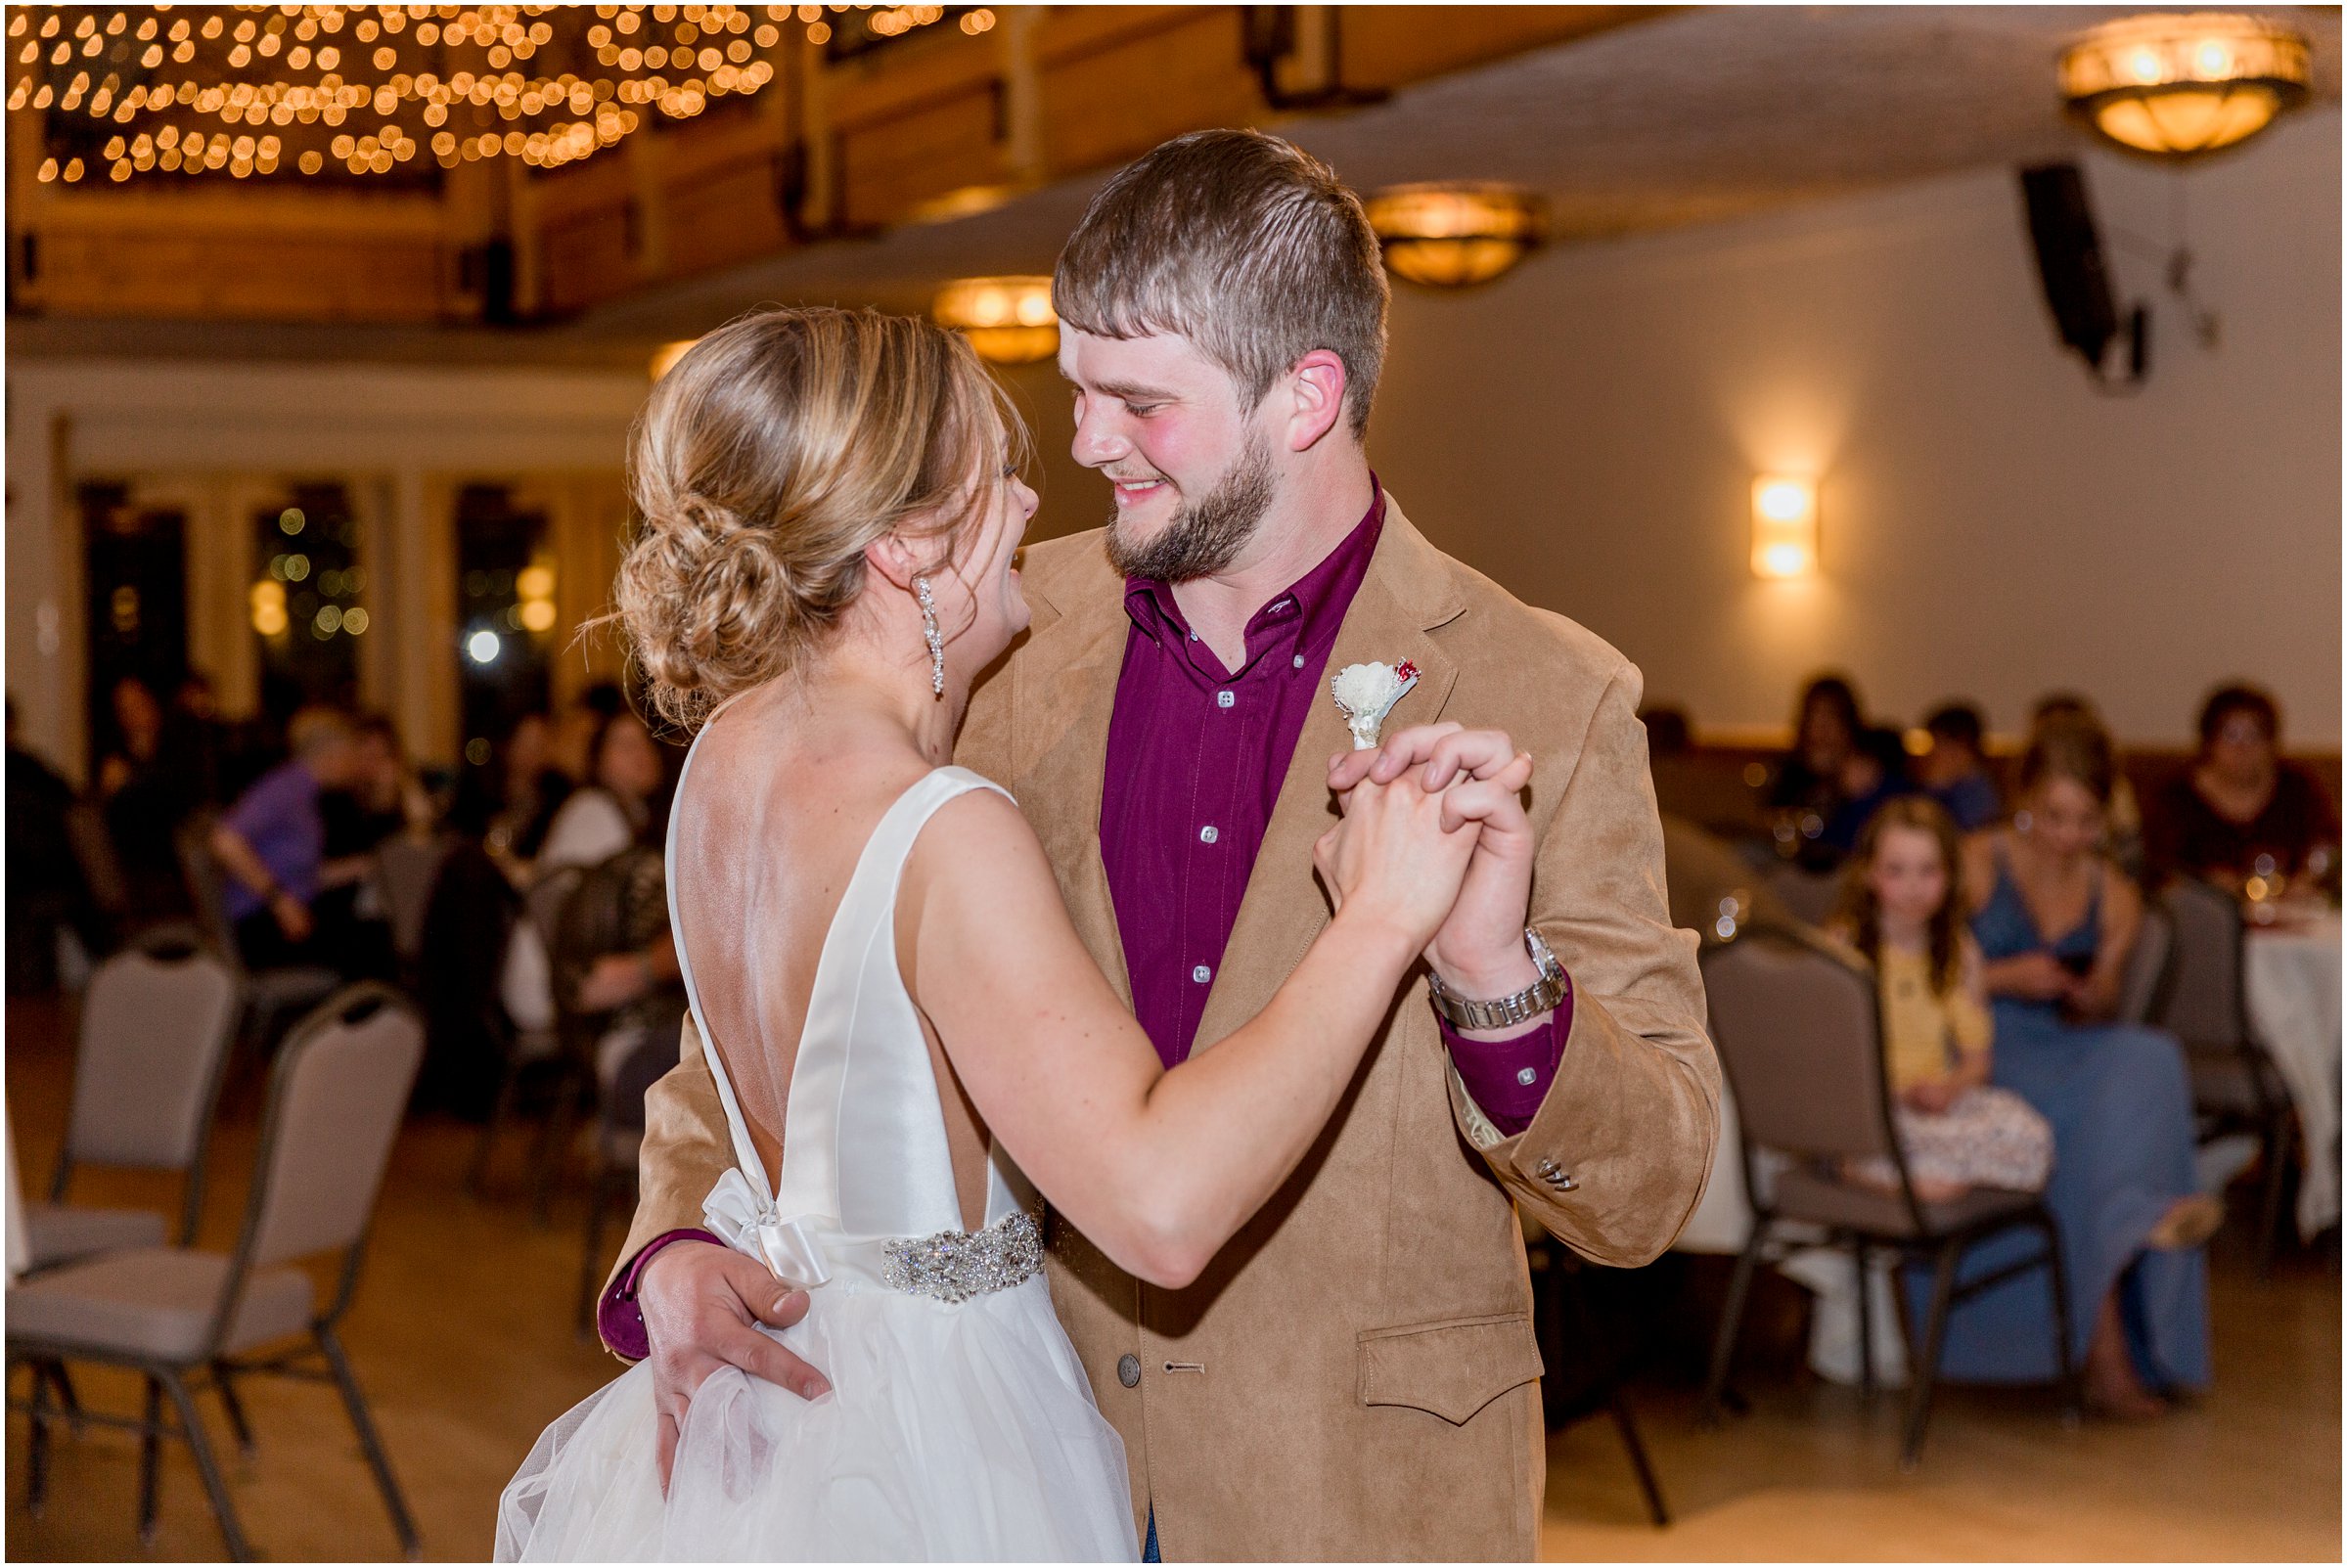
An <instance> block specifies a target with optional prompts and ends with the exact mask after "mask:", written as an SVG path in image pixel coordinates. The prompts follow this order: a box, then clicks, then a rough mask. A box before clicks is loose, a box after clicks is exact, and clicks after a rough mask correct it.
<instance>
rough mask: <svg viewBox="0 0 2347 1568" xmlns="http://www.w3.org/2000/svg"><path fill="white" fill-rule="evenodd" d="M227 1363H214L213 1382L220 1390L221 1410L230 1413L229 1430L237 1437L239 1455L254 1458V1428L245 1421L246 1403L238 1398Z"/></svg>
mask: <svg viewBox="0 0 2347 1568" xmlns="http://www.w3.org/2000/svg"><path fill="white" fill-rule="evenodd" d="M230 1376H231V1373H230V1369H229V1366H228V1364H227V1363H226V1362H214V1363H212V1381H213V1383H214V1384H216V1385H217V1386H218V1388H219V1390H220V1408H221V1409H222V1410H224V1411H227V1412H228V1429H229V1430H230V1431H232V1432H234V1433H235V1434H236V1435H237V1454H238V1455H239V1456H241V1457H243V1458H248V1459H249V1458H251V1457H252V1449H253V1445H252V1428H251V1426H249V1425H248V1424H247V1422H246V1420H245V1402H244V1401H243V1400H240V1399H238V1398H237V1387H236V1384H235V1383H233V1382H231V1381H230Z"/></svg>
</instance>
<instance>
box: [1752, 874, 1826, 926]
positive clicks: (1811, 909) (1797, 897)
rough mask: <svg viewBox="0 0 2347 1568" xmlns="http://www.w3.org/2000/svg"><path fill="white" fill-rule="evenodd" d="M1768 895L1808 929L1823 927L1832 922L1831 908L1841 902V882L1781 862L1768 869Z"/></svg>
mask: <svg viewBox="0 0 2347 1568" xmlns="http://www.w3.org/2000/svg"><path fill="white" fill-rule="evenodd" d="M1768 887H1769V891H1770V892H1772V893H1774V894H1775V895H1776V896H1777V898H1778V900H1779V902H1781V903H1783V906H1784V907H1785V908H1786V909H1788V910H1790V911H1792V913H1793V915H1794V916H1795V917H1796V918H1799V919H1801V920H1803V921H1805V922H1807V923H1808V924H1811V925H1823V924H1825V923H1826V922H1827V921H1828V920H1829V919H1831V918H1833V907H1834V905H1835V904H1837V903H1839V902H1840V901H1841V887H1842V884H1841V878H1840V877H1839V876H1837V875H1835V874H1833V873H1831V872H1813V871H1810V870H1809V869H1807V868H1806V867H1803V866H1798V865H1795V864H1794V863H1793V862H1791V861H1780V862H1779V863H1778V864H1777V865H1776V866H1774V867H1772V868H1770V871H1769V874H1768Z"/></svg>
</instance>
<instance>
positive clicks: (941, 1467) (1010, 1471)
mask: <svg viewBox="0 0 2347 1568" xmlns="http://www.w3.org/2000/svg"><path fill="white" fill-rule="evenodd" d="M691 773H692V759H691V757H690V755H688V757H687V759H686V765H685V774H684V777H682V778H680V779H679V781H678V784H677V798H678V810H677V812H676V813H672V825H671V829H670V835H669V847H670V856H669V859H670V864H671V865H672V866H673V865H674V864H675V842H676V839H675V829H674V826H673V817H674V816H675V815H678V814H681V812H682V811H683V810H684V809H685V788H686V782H687V780H689V779H690V777H691ZM992 788H997V786H996V785H994V784H989V783H988V782H987V781H985V780H983V779H981V778H979V777H978V776H977V775H975V774H973V773H970V772H969V771H968V770H966V769H961V768H939V769H937V770H936V771H934V772H932V773H930V774H929V775H928V776H927V777H926V778H925V779H923V780H922V781H921V782H920V783H918V784H915V785H914V786H913V787H912V788H910V789H908V790H907V791H906V792H905V793H904V795H903V796H902V797H900V798H899V799H898V800H897V802H896V803H895V804H894V805H893V806H891V807H890V808H889V809H888V811H887V813H886V815H884V816H883V817H882V818H881V819H880V826H879V827H878V828H876V829H874V830H873V834H872V838H871V840H870V841H869V842H868V843H867V844H866V845H865V847H864V851H863V854H862V856H861V858H860V859H859V860H858V861H857V863H856V869H855V873H854V874H853V876H852V877H851V879H850V880H849V882H848V886H847V890H846V892H845V893H844V894H843V895H842V896H841V898H840V900H839V908H838V912H837V913H836V914H835V916H834V917H833V918H832V924H831V930H830V932H829V934H828V935H827V936H826V937H825V939H824V945H823V952H822V955H821V958H820V960H819V962H818V964H817V968H816V974H815V985H814V990H813V993H812V995H811V996H810V998H809V1000H808V1006H807V1017H806V1025H805V1029H804V1032H803V1034H802V1037H801V1040H800V1044H799V1049H798V1054H797V1057H796V1060H795V1061H794V1063H793V1065H792V1068H791V1074H790V1096H789V1102H788V1105H787V1108H786V1111H785V1116H786V1126H785V1136H784V1139H783V1169H782V1175H781V1177H780V1179H779V1181H778V1182H777V1184H776V1191H775V1192H774V1193H773V1194H772V1196H771V1197H769V1196H768V1195H767V1194H766V1193H765V1192H764V1191H763V1190H762V1187H763V1179H762V1172H763V1166H762V1164H761V1162H760V1160H759V1158H758V1155H757V1152H756V1150H755V1149H754V1148H753V1147H752V1145H751V1143H750V1140H749V1135H748V1132H747V1130H746V1128H745V1125H744V1122H743V1117H742V1110H741V1106H740V1104H739V1103H738V1102H737V1100H736V1098H735V1096H734V1090H733V1086H732V1085H731V1083H730V1082H729V1081H728V1079H727V1076H726V1071H725V1065H724V1062H723V1060H722V1059H721V1053H719V1052H718V1051H717V1049H716V1048H715V1042H714V1041H713V1039H712V1038H711V1036H710V1035H709V1034H708V1032H707V1031H708V1025H707V1021H706V1019H705V1017H704V1016H703V1015H702V1012H701V1008H700V999H699V997H698V995H697V994H695V993H694V991H693V977H692V964H691V963H690V961H689V959H688V957H687V954H686V951H685V949H686V944H685V942H684V940H683V937H682V927H681V926H677V925H675V915H676V894H675V879H674V877H673V876H672V877H671V879H670V893H669V915H670V920H671V924H672V927H673V928H674V929H676V930H677V931H678V932H679V937H678V942H677V958H678V960H679V963H681V964H682V966H683V968H684V971H685V986H686V993H687V995H688V997H689V998H691V1000H692V1003H693V1015H694V1021H695V1023H696V1025H697V1026H698V1027H699V1028H700V1030H701V1039H702V1040H703V1041H704V1042H707V1043H708V1045H709V1049H708V1052H707V1057H708V1063H709V1070H710V1072H711V1073H712V1075H713V1076H714V1077H715V1078H716V1081H717V1090H718V1094H719V1097H720V1098H722V1099H723V1101H724V1104H725V1114H726V1121H727V1124H728V1126H729V1127H730V1129H731V1131H732V1134H733V1141H734V1150H735V1158H736V1161H737V1164H736V1167H735V1168H733V1169H730V1170H728V1171H727V1172H726V1173H725V1177H724V1179H723V1180H722V1181H720V1182H719V1183H718V1185H717V1187H716V1188H715V1189H714V1190H713V1191H712V1192H711V1193H710V1194H709V1199H708V1206H707V1210H706V1223H707V1224H708V1226H709V1229H710V1230H711V1231H712V1232H715V1233H717V1234H719V1235H722V1236H724V1237H725V1238H726V1239H727V1240H728V1241H729V1242H730V1243H731V1244H732V1245H733V1246H735V1247H737V1248H739V1249H741V1250H742V1251H744V1252H746V1253H748V1254H749V1255H750V1256H752V1257H756V1258H759V1259H761V1261H763V1262H765V1263H766V1264H767V1265H768V1267H769V1268H771V1269H772V1270H773V1271H774V1272H775V1273H776V1275H777V1276H778V1277H781V1278H783V1279H785V1280H786V1281H788V1282H790V1283H791V1284H794V1285H799V1286H802V1287H806V1288H807V1289H809V1290H810V1292H811V1295H812V1305H811V1307H810V1308H809V1310H808V1312H807V1316H806V1318H805V1319H804V1320H803V1321H802V1322H799V1323H798V1324H797V1325H795V1326H794V1327H791V1328H789V1329H783V1330H779V1331H777V1330H761V1331H762V1332H767V1333H769V1334H771V1335H772V1337H774V1338H776V1339H778V1340H779V1341H781V1343H783V1344H784V1345H786V1346H788V1347H789V1348H790V1350H791V1351H793V1352H795V1353H796V1354H797V1355H799V1356H801V1357H803V1358H805V1359H806V1361H807V1362H808V1363H810V1364H811V1365H813V1366H816V1367H817V1368H819V1369H820V1370H821V1371H822V1372H823V1373H824V1374H825V1376H827V1377H828V1378H829V1379H830V1380H831V1383H832V1392H831V1393H830V1394H828V1395H826V1396H825V1397H823V1398H821V1399H819V1400H815V1401H813V1402H811V1403H810V1402H808V1401H804V1400H801V1399H799V1398H798V1397H797V1396H795V1395H793V1394H790V1393H788V1392H786V1391H784V1390H782V1389H780V1388H777V1387H775V1386H774V1385H772V1384H770V1383H766V1382H762V1381H760V1380H758V1379H755V1378H752V1377H749V1376H747V1375H746V1374H745V1373H743V1372H741V1371H739V1370H737V1369H735V1368H733V1367H726V1368H724V1369H722V1370H720V1371H719V1372H717V1373H715V1374H714V1375H712V1376H711V1377H710V1378H709V1379H708V1380H707V1381H706V1382H705V1383H703V1384H702V1385H701V1388H700V1392H699V1393H698V1394H697V1395H696V1396H695V1397H694V1399H693V1403H692V1407H691V1410H690V1411H689V1412H688V1414H687V1416H686V1420H685V1426H684V1430H683V1433H682V1435H681V1437H680V1439H679V1442H678V1446H677V1452H676V1464H675V1471H674V1476H673V1479H672V1481H671V1482H670V1485H669V1489H668V1494H667V1496H666V1498H665V1499H663V1498H662V1497H661V1494H660V1484H659V1474H658V1462H657V1457H656V1454H657V1435H656V1431H657V1429H656V1417H655V1415H654V1409H653V1398H652V1368H651V1366H649V1365H639V1366H635V1367H632V1368H630V1369H629V1370H628V1371H627V1372H625V1373H623V1374H622V1375H621V1376H620V1377H619V1378H618V1379H617V1380H615V1381H613V1382H611V1383H609V1384H607V1385H606V1386H605V1387H604V1388H602V1389H601V1390H599V1391H598V1392H596V1393H595V1394H593V1395H591V1396H589V1397H588V1398H587V1399H586V1400H585V1401H584V1402H583V1403H581V1404H580V1405H579V1406H577V1407H576V1408H575V1409H573V1410H572V1411H569V1412H568V1413H567V1414H565V1415H564V1416H563V1417H562V1418H561V1419H560V1420H558V1421H556V1422H555V1423H554V1425H552V1426H551V1427H549V1428H547V1430H546V1433H545V1435H544V1436H542V1437H541V1438H539V1440H538V1443H537V1446H536V1447H535V1448H533V1449H532V1450H531V1451H530V1456H529V1458H528V1459H527V1460H526V1461H525V1462H524V1463H523V1464H522V1466H521V1469H520V1471H519V1474H517V1475H516V1476H515V1477H514V1480H513V1482H512V1484H511V1485H509V1486H508V1487H507V1488H506V1491H505V1495H504V1497H503V1498H502V1499H501V1500H500V1501H499V1503H498V1516H497V1557H498V1560H499V1561H501V1562H534V1561H578V1560H630V1561H642V1560H654V1559H668V1560H676V1559H685V1560H757V1561H767V1562H779V1561H826V1560H864V1561H907V1560H921V1559H929V1560H936V1559H950V1560H963V1561H970V1560H1005V1559H1021V1560H1032V1559H1056V1560H1077V1561H1110V1560H1121V1561H1125V1562H1132V1561H1136V1560H1138V1559H1139V1557H1140V1548H1139V1546H1138V1545H1137V1543H1136V1541H1135V1539H1134V1532H1133V1514H1132V1506H1131V1501H1130V1497H1129V1494H1128V1492H1127V1490H1126V1478H1125V1460H1124V1446H1123V1444H1122V1443H1121V1442H1120V1441H1119V1440H1118V1438H1117V1435H1116V1432H1115V1429H1114V1428H1113V1427H1111V1426H1109V1425H1108V1423H1107V1421H1106V1419H1105V1418H1103V1416H1102V1415H1101V1413H1100V1411H1099V1409H1098V1408H1097V1407H1096V1406H1095V1405H1094V1404H1093V1399H1092V1390H1091V1387H1090V1385H1089V1384H1088V1383H1086V1381H1085V1379H1084V1371H1083V1367H1082V1366H1080V1365H1079V1364H1078V1363H1077V1361H1076V1357H1075V1352H1074V1350H1073V1349H1072V1348H1071V1347H1070V1346H1069V1345H1068V1342H1067V1336H1066V1334H1065V1333H1064V1332H1063V1331H1062V1330H1061V1327H1060V1323H1059V1321H1058V1319H1056V1318H1055V1317H1054V1316H1053V1314H1052V1301H1051V1293H1050V1289H1049V1286H1048V1285H1047V1283H1046V1281H1045V1279H1044V1277H1043V1268H1042V1246H1041V1236H1040V1232H1039V1228H1038V1226H1037V1223H1036V1219H1035V1216H1034V1214H1033V1213H1032V1212H1030V1210H1029V1208H1028V1207H1027V1206H1025V1205H1022V1203H1021V1201H1020V1199H1019V1197H1018V1196H1017V1195H1016V1194H1017V1192H1018V1191H1019V1190H1020V1188H1022V1187H1023V1186H1024V1184H1023V1182H1022V1181H1021V1180H1020V1179H1019V1178H1018V1177H1017V1175H1016V1172H1015V1171H1013V1170H1012V1169H1011V1168H1010V1167H1009V1165H1008V1163H1007V1161H1006V1159H1005V1157H1004V1156H1003V1155H1002V1153H1001V1152H1000V1151H999V1150H997V1151H996V1153H995V1156H994V1159H993V1161H992V1162H991V1166H990V1171H989V1183H988V1185H989V1193H988V1199H987V1207H986V1226H985V1228H984V1229H983V1230H980V1231H976V1232H970V1231H966V1230H965V1229H964V1228H963V1224H962V1215H961V1206H960V1202H959V1200H958V1198H957V1196H956V1193H955V1188H954V1175H953V1163H952V1159H951V1156H950V1154H949V1152H948V1148H947V1143H946V1133H945V1118H944V1112H943V1110H942V1109H941V1107H940V1104H939V1100H938V1093H937V1082H936V1077H935V1074H934V1071H933V1069H932V1068H931V1066H930V1058H929V1052H928V1046H927V1043H926V1041H925V1038H924V1036H923V1034H922V1029H921V1023H920V1019H919V1017H918V1016H917V1014H916V1013H915V1011H914V1008H913V1002H912V999H911V998H910V997H909V996H908V995H907V994H906V992H905V987H904V982H903V980H902V978H901V977H900V976H899V975H898V972H897V965H896V942H895V934H894V933H895V920H894V918H893V917H894V911H895V905H896V891H897V883H898V879H899V877H900V875H901V874H902V872H903V869H904V864H905V858H906V856H907V855H908V854H909V853H910V852H911V850H912V847H913V842H914V840H915V838H916V837H918V836H919V834H920V832H921V829H922V827H923V825H924V824H925V823H926V822H927V821H928V819H929V817H930V815H931V814H932V813H934V812H935V811H936V810H937V809H938V808H939V807H940V806H942V805H944V804H945V803H946V802H947V801H949V800H951V799H953V798H954V797H956V796H957V795H961V794H963V793H966V792H967V791H970V790H972V789H992Z"/></svg>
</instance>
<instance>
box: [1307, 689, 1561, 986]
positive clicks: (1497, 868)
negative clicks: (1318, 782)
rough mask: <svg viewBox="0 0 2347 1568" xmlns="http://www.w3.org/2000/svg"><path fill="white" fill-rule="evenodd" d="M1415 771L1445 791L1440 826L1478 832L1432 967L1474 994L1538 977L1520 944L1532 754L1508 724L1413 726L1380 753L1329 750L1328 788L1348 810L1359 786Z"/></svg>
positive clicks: (1421, 781)
mask: <svg viewBox="0 0 2347 1568" xmlns="http://www.w3.org/2000/svg"><path fill="white" fill-rule="evenodd" d="M1414 770H1415V772H1416V777H1415V781H1414V782H1415V783H1416V784H1417V785H1418V787H1420V788H1422V789H1424V790H1426V791H1427V792H1428V793H1433V792H1435V791H1441V792H1442V793H1443V813H1442V819H1443V827H1444V828H1446V829H1455V828H1458V827H1461V826H1463V825H1465V824H1467V823H1470V822H1471V823H1474V824H1476V825H1478V827H1479V828H1480V829H1481V831H1480V833H1479V835H1478V836H1477V838H1476V840H1475V848H1474V852H1473V854H1472V856H1471V857H1470V858H1469V860H1468V862H1467V876H1466V879H1465V880H1464V881H1463V882H1462V883H1461V884H1460V888H1459V898H1458V901H1457V902H1456V903H1454V904H1453V905H1452V906H1451V913H1450V915H1449V917H1448V918H1446V919H1445V920H1444V921H1443V923H1442V927H1441V929H1440V930H1438V931H1436V932H1435V934H1434V940H1433V941H1432V942H1430V943H1428V944H1427V947H1426V954H1425V957H1426V963H1427V965H1428V966H1429V967H1431V968H1432V969H1433V970H1434V972H1435V974H1436V975H1437V976H1438V977H1440V979H1441V980H1442V983H1443V984H1444V986H1446V987H1447V988H1449V989H1450V990H1451V991H1453V992H1455V993H1457V994H1458V995H1460V996H1463V997H1471V998H1475V999H1477V1000H1490V999H1494V998H1498V997H1504V996H1509V995H1512V994H1513V993H1515V992H1517V991H1521V990H1523V989H1525V988H1526V987H1528V986H1531V985H1533V984H1535V983H1537V982H1538V980H1539V978H1540V970H1539V968H1538V966H1537V965H1535V964H1534V963H1533V962H1532V955H1531V954H1530V953H1529V952H1527V951H1526V950H1525V947H1524V927H1525V926H1526V925H1527V924H1529V923H1530V909H1531V903H1532V862H1533V855H1534V851H1535V849H1536V848H1537V847H1538V846H1537V844H1536V842H1535V839H1534V837H1533V832H1532V824H1531V820H1530V818H1528V817H1527V816H1526V815H1525V812H1524V798H1523V797H1524V786H1525V785H1526V784H1529V783H1530V782H1531V778H1532V757H1531V754H1530V753H1528V752H1524V751H1519V750H1517V749H1516V745H1515V742H1514V740H1512V739H1510V737H1509V736H1508V734H1507V732H1505V731H1502V730H1469V729H1467V728H1466V727H1464V726H1462V725H1458V724H1422V725H1416V726H1413V727H1412V728H1410V729H1407V730H1402V731H1399V732H1397V733H1396V734H1394V735H1393V736H1391V737H1389V738H1388V739H1386V740H1385V741H1384V743H1383V744H1381V745H1379V746H1378V747H1377V749H1375V750H1360V751H1343V752H1338V753H1337V754H1336V755H1335V756H1333V757H1331V758H1330V759H1329V789H1330V791H1331V793H1333V794H1334V795H1335V796H1336V798H1337V801H1338V804H1339V806H1340V807H1343V808H1345V809H1350V807H1351V804H1352V801H1353V798H1354V794H1355V791H1357V790H1359V789H1361V788H1363V787H1365V786H1368V787H1384V786H1387V785H1390V784H1394V783H1395V782H1396V781H1397V780H1400V779H1402V778H1403V776H1404V775H1407V774H1411V773H1412V772H1413V771H1414Z"/></svg>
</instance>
